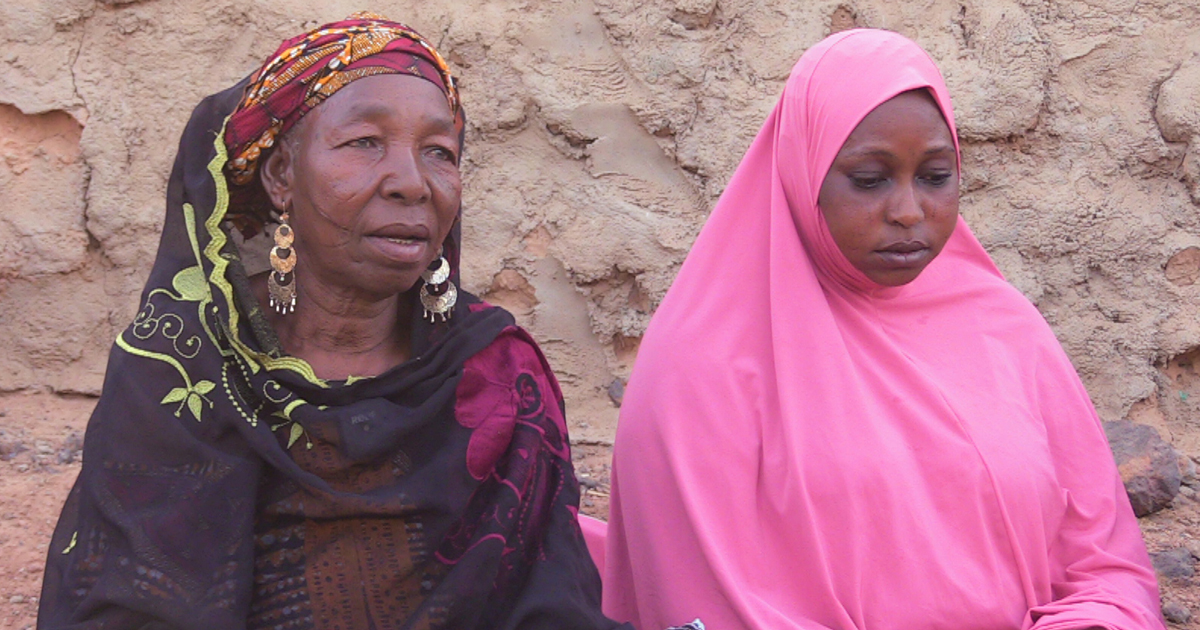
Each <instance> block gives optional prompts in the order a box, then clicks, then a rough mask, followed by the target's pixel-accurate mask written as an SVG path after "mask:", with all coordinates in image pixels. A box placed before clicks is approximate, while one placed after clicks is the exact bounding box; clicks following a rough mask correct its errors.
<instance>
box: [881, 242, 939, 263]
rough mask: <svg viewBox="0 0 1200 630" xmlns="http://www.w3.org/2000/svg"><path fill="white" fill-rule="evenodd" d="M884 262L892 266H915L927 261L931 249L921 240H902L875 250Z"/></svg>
mask: <svg viewBox="0 0 1200 630" xmlns="http://www.w3.org/2000/svg"><path fill="white" fill-rule="evenodd" d="M875 253H876V254H877V255H878V256H879V257H880V258H881V259H883V261H884V263H886V264H887V265H889V266H893V267H915V266H917V265H923V264H925V263H928V262H929V258H930V254H932V250H930V249H929V246H928V245H926V244H925V243H922V242H921V241H902V242H899V243H892V244H890V245H887V246H885V247H881V248H879V249H877V250H875Z"/></svg>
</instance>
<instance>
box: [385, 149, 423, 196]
mask: <svg viewBox="0 0 1200 630" xmlns="http://www.w3.org/2000/svg"><path fill="white" fill-rule="evenodd" d="M384 168H385V169H386V172H385V173H384V176H383V181H382V182H381V183H380V193H381V194H382V195H383V196H384V197H387V198H388V199H394V200H396V201H400V202H403V203H405V204H419V203H424V202H426V201H428V200H429V197H430V189H429V181H428V179H427V178H426V176H425V170H424V169H423V168H422V165H421V157H420V155H418V154H415V153H414V152H412V151H408V150H404V149H391V150H389V151H388V152H387V156H386V158H385V159H384Z"/></svg>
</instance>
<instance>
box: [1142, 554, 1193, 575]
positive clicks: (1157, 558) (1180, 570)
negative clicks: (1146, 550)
mask: <svg viewBox="0 0 1200 630" xmlns="http://www.w3.org/2000/svg"><path fill="white" fill-rule="evenodd" d="M1150 561H1151V562H1152V563H1153V564H1154V570H1155V571H1156V572H1158V574H1159V575H1160V576H1162V577H1165V578H1189V577H1192V576H1193V575H1195V574H1196V559H1195V557H1194V556H1192V552H1191V551H1190V550H1189V549H1188V548H1187V547H1178V548H1176V549H1169V550H1167V551H1160V552H1158V553H1152V554H1150Z"/></svg>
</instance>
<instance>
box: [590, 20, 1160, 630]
mask: <svg viewBox="0 0 1200 630" xmlns="http://www.w3.org/2000/svg"><path fill="white" fill-rule="evenodd" d="M918 88H925V89H928V90H929V91H930V92H931V93H932V94H933V95H934V97H935V99H936V100H937V102H938V104H939V106H940V107H941V110H942V113H943V114H944V116H945V118H946V120H947V121H949V123H950V128H951V129H952V130H953V128H954V125H953V121H954V118H953V112H952V110H951V106H950V98H949V95H948V94H947V91H946V86H945V84H944V83H943V81H942V78H941V75H940V74H939V72H938V70H937V68H936V67H935V66H934V63H933V61H932V60H931V59H930V58H929V56H928V55H927V54H926V53H925V52H924V51H922V50H921V49H920V48H919V47H918V46H917V45H916V44H914V43H912V42H911V41H909V40H907V39H905V38H904V37H901V36H900V35H897V34H895V33H890V32H884V31H876V30H853V31H847V32H842V33H838V34H836V35H833V36H832V37H829V38H828V39H826V40H824V41H822V42H821V43H819V44H817V45H816V46H814V47H813V48H811V49H810V50H809V51H808V52H807V53H805V54H804V56H803V57H802V58H801V59H800V61H799V62H798V63H797V64H796V66H795V68H794V69H793V70H792V74H791V77H790V78H789V79H788V82H787V86H786V87H785V89H784V93H783V96H782V98H780V100H779V104H778V105H777V106H776V107H775V110H774V111H773V112H772V114H771V116H770V118H768V119H767V122H766V124H765V125H764V126H763V129H762V131H761V132H760V133H759V135H758V137H757V138H756V139H755V141H754V143H753V144H752V145H751V147H750V149H749V151H748V152H747V153H746V157H745V159H744V160H743V161H742V163H741V166H739V167H738V170H737V172H736V173H735V174H734V176H733V179H732V180H731V181H730V183H729V187H728V188H727V189H726V191H725V193H724V194H723V195H722V197H721V200H720V201H719V202H718V203H717V206H716V208H715V209H714V210H713V213H712V216H711V217H710V218H709V220H708V223H707V224H706V225H705V227H704V230H703V231H702V232H701V234H700V236H699V238H698V239H697V241H696V243H695V246H694V247H693V249H692V252H691V254H690V255H689V256H688V258H687V261H686V262H685V263H684V265H683V268H682V269H681V271H680V273H679V276H678V278H677V279H676V281H675V284H674V286H672V287H671V290H670V292H669V293H668V294H667V296H666V299H665V300H664V301H663V303H662V305H661V307H660V308H659V309H658V312H657V313H656V314H655V316H654V319H653V321H652V323H651V324H650V328H649V330H648V331H647V333H646V336H645V339H644V340H643V343H642V345H641V349H640V351H639V354H638V360H637V366H636V368H635V369H634V372H633V376H632V378H631V380H630V385H629V389H628V391H627V393H626V397H625V401H624V406H623V407H622V413H621V420H620V424H619V426H618V429H617V442H616V450H615V455H614V481H613V495H612V508H611V521H610V524H609V532H608V544H607V553H606V575H605V601H604V605H605V612H606V613H607V614H609V615H610V616H613V617H615V618H616V619H618V620H630V621H632V622H633V623H634V625H635V626H637V627H638V628H641V629H642V630H652V629H657V628H663V627H666V626H669V625H676V624H680V623H684V622H687V621H690V620H692V619H693V618H695V617H700V618H701V619H702V620H703V621H704V622H705V623H706V624H707V626H708V627H709V628H711V629H713V630H736V629H743V628H753V629H756V630H784V629H789V628H837V629H845V630H850V629H852V628H854V629H860V630H875V629H887V628H896V629H899V630H912V629H914V628H921V629H932V630H937V629H946V630H950V629H953V630H970V629H971V628H980V629H987V630H1000V629H1003V628H1030V627H1035V628H1044V629H1047V630H1049V629H1054V628H1062V629H1067V628H1072V629H1078V628H1084V627H1090V626H1096V627H1103V628H1113V629H1116V628H1162V627H1163V622H1162V620H1161V617H1160V614H1159V604H1158V592H1157V586H1156V584H1155V579H1154V574H1153V571H1152V570H1151V569H1150V565H1149V561H1148V558H1147V555H1146V551H1145V547H1144V545H1143V543H1142V539H1141V535H1140V532H1139V530H1138V525H1137V521H1136V519H1135V518H1134V516H1133V513H1132V511H1131V510H1130V507H1129V503H1128V500H1127V498H1126V496H1125V493H1124V488H1123V486H1122V485H1121V482H1120V479H1119V477H1118V475H1117V472H1116V469H1115V467H1114V465H1113V460H1112V455H1111V453H1110V451H1109V449H1108V443H1107V441H1106V440H1105V437H1104V433H1103V431H1102V428H1101V425H1100V422H1099V419H1098V418H1097V416H1096V413H1095V411H1094V409H1093V408H1092V405H1091V403H1090V401H1089V399H1088V396H1087V392H1085V391H1084V389H1083V386H1082V385H1081V384H1080V382H1079V379H1078V377H1077V376H1076V374H1075V372H1074V370H1073V369H1072V367H1071V364H1070V362H1069V361H1068V359H1067V357H1066V356H1065V355H1064V353H1063V351H1062V349H1061V347H1060V346H1059V344H1058V342H1057V341H1056V340H1055V338H1054V335H1053V334H1052V333H1051V331H1050V329H1049V327H1047V326H1046V324H1045V322H1044V321H1043V320H1042V318H1041V317H1040V315H1039V314H1038V312H1037V311H1036V310H1035V309H1034V308H1033V306H1032V305H1031V304H1030V303H1029V302H1028V301H1027V300H1026V299H1025V298H1024V297H1022V296H1021V294H1020V293H1018V292H1017V291H1016V290H1015V289H1013V288H1012V287H1011V286H1010V285H1008V284H1007V283H1006V282H1005V281H1004V279H1003V277H1001V275H1000V273H999V271H997V269H996V267H995V265H993V264H992V262H991V260H990V259H989V258H988V255H987V254H986V253H985V252H984V250H983V248H982V247H981V246H980V245H979V242H978V241H976V239H975V237H974V236H973V235H972V234H971V232H970V230H968V229H967V226H966V225H965V224H964V223H962V222H961V221H960V222H959V224H958V226H957V228H956V230H955V232H954V234H953V236H952V237H951V239H950V241H949V243H948V244H947V245H946V247H945V249H944V250H943V252H942V254H941V255H940V256H939V257H938V258H937V259H936V260H935V261H934V262H933V263H931V264H930V266H929V267H928V268H926V270H925V271H924V272H923V273H922V274H921V276H920V277H918V278H917V279H916V280H915V281H913V282H911V283H910V284H908V285H905V286H902V287H896V288H885V287H881V286H880V285H877V284H875V283H873V282H872V281H871V280H869V279H868V278H866V277H865V276H864V275H863V274H862V273H861V272H859V271H858V270H857V269H855V268H854V267H853V266H851V265H850V263H849V262H848V261H847V260H846V259H845V257H844V256H843V255H842V254H841V252H840V250H839V249H838V248H837V245H836V244H835V243H834V241H833V239H832V237H831V236H830V233H829V230H828V228H827V227H826V225H825V222H824V219H823V218H822V216H821V212H820V209H819V208H818V207H817V205H816V202H817V193H818V191H819V189H820V185H821V182H822V181H823V180H824V177H825V173H826V172H827V171H828V170H829V167H830V164H831V162H832V161H833V159H834V156H835V155H836V154H837V152H838V150H839V149H840V148H841V146H842V143H843V142H844V141H845V139H846V138H847V136H848V135H849V134H850V132H851V131H852V130H853V129H854V127H855V126H856V125H857V124H858V123H859V121H861V120H862V119H863V117H864V116H865V115H866V114H867V113H868V112H870V111H871V110H872V109H874V108H875V107H876V106H878V105H879V104H880V103H882V102H884V101H886V100H888V99H890V98H891V97H893V96H895V95H897V94H899V93H901V92H904V91H907V90H912V89H918ZM956 143H957V139H956Z"/></svg>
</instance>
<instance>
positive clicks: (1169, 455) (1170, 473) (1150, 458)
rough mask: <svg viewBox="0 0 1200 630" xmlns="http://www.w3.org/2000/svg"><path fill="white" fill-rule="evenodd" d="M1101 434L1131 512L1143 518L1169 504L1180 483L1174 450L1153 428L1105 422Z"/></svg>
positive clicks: (1177, 461) (1177, 459)
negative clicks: (1107, 443) (1116, 470)
mask: <svg viewBox="0 0 1200 630" xmlns="http://www.w3.org/2000/svg"><path fill="white" fill-rule="evenodd" d="M1104 432H1105V433H1106V434H1108V442H1109V446H1111V447H1112V451H1113V457H1114V458H1116V461H1117V468H1118V469H1119V470H1120V472H1121V480H1122V481H1123V482H1124V483H1125V491H1126V492H1127V493H1128V494H1129V502H1130V503H1131V504H1132V505H1133V511H1134V513H1135V514H1137V515H1138V516H1146V515H1149V514H1153V513H1155V512H1157V511H1159V510H1161V509H1163V508H1165V507H1167V506H1169V505H1171V501H1172V500H1173V499H1174V498H1175V495H1177V494H1179V486H1180V484H1181V482H1182V475H1181V474H1180V471H1179V455H1178V453H1176V451H1175V449H1173V448H1171V445H1170V444H1168V443H1167V442H1166V441H1164V440H1163V439H1162V437H1161V436H1159V434H1158V431H1156V430H1155V429H1154V427H1151V426H1149V425H1145V424H1135V423H1133V422H1130V421H1129V420H1121V421H1118V422H1105V423H1104Z"/></svg>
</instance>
